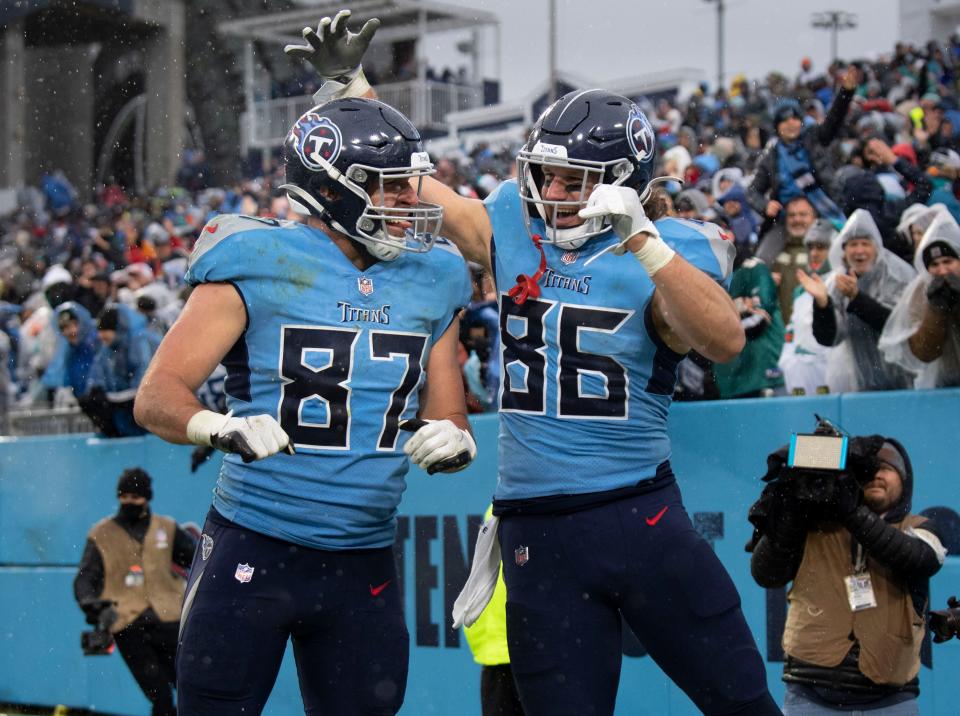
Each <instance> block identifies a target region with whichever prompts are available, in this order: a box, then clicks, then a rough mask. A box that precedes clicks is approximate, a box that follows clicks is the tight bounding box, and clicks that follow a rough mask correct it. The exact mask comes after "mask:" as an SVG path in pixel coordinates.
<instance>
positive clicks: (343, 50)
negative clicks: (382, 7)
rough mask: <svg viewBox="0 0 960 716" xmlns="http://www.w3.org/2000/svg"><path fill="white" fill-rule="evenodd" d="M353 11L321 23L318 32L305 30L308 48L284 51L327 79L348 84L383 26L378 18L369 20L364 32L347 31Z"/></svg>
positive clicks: (290, 46)
mask: <svg viewBox="0 0 960 716" xmlns="http://www.w3.org/2000/svg"><path fill="white" fill-rule="evenodd" d="M349 19H350V11H349V10H341V11H340V12H338V13H337V14H336V15H334V17H333V19H332V20H331V19H330V18H329V17H325V18H323V19H322V20H320V24H319V25H317V29H316V30H314V29H313V28H312V27H305V28H303V39H304V40H306V44H305V45H287V46H286V47H284V48H283V51H284V52H286V53H287V54H288V55H290V57H293V58H297V59H302V60H307V61H308V62H309V63H310V64H311V65H313V66H314V68H315V69H316V70H317V73H318V74H319V75H320V76H321V77H323V78H324V79H325V80H337V81H339V82H348V81H349V80H350V79H351V76H352V75H353V74H354V73H355V71H356V70H357V69H359V67H360V63H361V61H362V60H363V55H364V53H365V52H366V51H367V48H368V47H369V46H370V41H371V40H372V39H373V36H374V35H375V34H376V32H377V28H379V27H380V21H379V20H378V19H377V18H371V19H370V20H367V22H366V24H364V26H363V27H362V28H360V32H357V33H353V32H350V31H349V30H348V29H347V21H348V20H349Z"/></svg>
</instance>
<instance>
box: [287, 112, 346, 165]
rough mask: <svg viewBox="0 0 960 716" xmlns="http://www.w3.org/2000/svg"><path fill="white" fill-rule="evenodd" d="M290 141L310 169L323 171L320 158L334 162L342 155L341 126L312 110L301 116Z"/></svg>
mask: <svg viewBox="0 0 960 716" xmlns="http://www.w3.org/2000/svg"><path fill="white" fill-rule="evenodd" d="M288 141H289V142H290V143H291V144H292V145H293V148H294V149H295V150H296V152H297V155H298V156H299V157H300V161H302V162H303V165H304V166H305V167H307V168H308V169H312V170H314V171H322V170H323V169H324V166H323V165H322V163H321V162H320V160H323V161H326V162H329V163H330V164H333V163H334V162H335V161H336V160H337V157H338V156H339V155H340V147H342V146H343V138H342V136H341V135H340V128H339V127H337V125H335V124H334V123H333V122H331V121H330V120H329V119H327V118H326V117H320V116H319V115H316V114H314V113H312V112H308V113H307V114H305V115H303V116H302V117H300V119H298V120H297V123H296V124H295V125H293V129H291V130H290V137H289V138H288Z"/></svg>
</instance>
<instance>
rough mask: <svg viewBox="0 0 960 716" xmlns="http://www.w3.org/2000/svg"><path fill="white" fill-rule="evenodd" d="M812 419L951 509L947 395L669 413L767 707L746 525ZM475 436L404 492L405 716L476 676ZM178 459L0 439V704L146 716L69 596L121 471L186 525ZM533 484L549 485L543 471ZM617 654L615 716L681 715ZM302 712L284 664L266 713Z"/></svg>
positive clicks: (955, 404)
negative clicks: (898, 451) (898, 444)
mask: <svg viewBox="0 0 960 716" xmlns="http://www.w3.org/2000/svg"><path fill="white" fill-rule="evenodd" d="M814 412H817V413H820V414H821V415H824V416H826V417H828V418H830V419H831V420H834V421H836V422H838V423H839V424H840V425H842V426H843V427H844V428H846V429H847V430H848V431H850V432H851V433H854V434H857V433H860V434H864V433H873V432H880V433H886V434H891V435H894V436H896V437H898V438H900V439H901V440H902V441H903V443H904V444H905V445H906V447H907V449H908V450H909V452H910V455H911V457H912V459H913V463H914V465H915V471H916V475H917V478H916V491H915V494H914V506H915V511H920V510H924V509H926V508H932V507H936V506H940V507H947V508H951V509H954V510H956V509H960V505H958V502H960V499H958V498H960V490H958V488H957V483H958V478H960V475H958V460H957V456H958V454H960V450H958V446H960V390H949V391H947V390H944V391H930V392H903V393H876V394H860V395H849V396H820V397H810V398H784V399H768V400H743V401H735V402H718V403H701V404H685V405H677V406H674V408H673V412H672V415H671V421H670V429H671V434H672V437H673V443H674V455H673V464H674V468H675V470H676V472H677V474H678V476H679V479H680V483H681V486H682V489H683V493H684V497H685V502H686V506H687V510H688V511H689V512H690V514H691V515H692V517H693V519H694V522H695V524H696V525H697V526H698V528H699V529H700V530H701V532H702V533H703V534H704V535H705V536H706V537H707V538H708V539H709V540H710V541H711V542H712V544H713V546H714V548H715V549H716V551H717V554H718V555H719V556H720V558H721V559H722V560H723V563H724V564H725V565H726V567H727V569H728V570H729V571H730V573H731V574H732V576H733V578H734V581H735V582H736V584H737V586H738V588H739V590H740V594H741V595H742V597H743V606H744V611H745V613H746V615H747V618H748V620H749V622H750V626H751V628H752V629H753V633H754V634H755V635H756V637H757V640H758V643H759V646H760V649H761V652H762V653H764V654H765V655H766V658H767V667H768V679H769V682H770V686H771V689H772V690H773V693H774V695H775V697H776V698H777V699H782V696H783V686H782V683H781V682H780V671H781V663H780V662H779V661H778V660H779V659H780V658H781V655H780V651H779V629H780V628H782V623H783V615H784V598H783V593H782V592H779V591H771V592H769V593H768V592H766V591H765V590H763V589H760V588H759V587H757V586H756V585H755V584H754V583H753V581H752V580H751V578H750V572H749V560H748V555H747V554H746V553H745V552H744V550H743V546H744V543H745V542H746V541H747V538H748V537H749V535H750V527H749V525H748V523H747V521H746V512H747V508H748V506H749V505H750V503H751V502H752V501H753V500H754V499H755V498H756V496H757V494H758V493H759V490H760V483H759V476H760V475H761V474H762V472H763V471H764V465H765V463H764V458H765V456H766V454H767V453H768V452H770V451H772V450H774V449H775V448H776V447H777V446H779V445H781V444H783V443H784V442H785V441H786V439H787V437H788V436H789V434H790V433H791V432H794V431H808V430H810V429H811V428H812V427H813V413H814ZM474 425H475V430H476V433H477V436H478V440H477V442H478V443H479V445H480V447H481V452H480V458H479V459H478V460H477V461H476V463H475V464H474V465H473V466H471V467H470V469H468V470H466V471H464V472H462V473H459V474H457V475H452V476H441V477H427V476H426V475H425V474H424V473H422V472H419V471H416V470H415V471H413V472H411V474H410V475H409V477H408V487H407V492H406V495H405V496H404V501H403V505H402V510H401V512H402V517H401V520H400V532H399V536H398V547H399V552H400V555H401V557H402V564H403V571H402V574H403V585H402V587H403V589H404V591H405V596H406V606H407V622H408V625H409V629H410V636H411V645H412V654H411V664H410V681H409V686H408V689H407V698H406V704H405V706H404V709H403V711H402V713H403V714H408V715H415V716H421V715H422V714H443V715H445V716H447V715H451V714H457V715H460V714H465V715H468V716H470V715H473V714H479V713H480V707H479V696H478V693H479V667H477V666H476V665H475V664H474V663H473V662H472V660H471V657H470V653H469V650H468V649H467V646H466V641H465V640H464V639H463V636H462V634H460V633H458V632H456V631H453V630H452V629H451V628H450V627H449V623H450V620H449V614H450V606H451V605H452V603H453V600H454V598H455V597H456V594H457V590H458V589H459V587H460V585H461V584H462V583H463V581H464V579H465V577H466V574H467V570H468V566H469V558H470V556H471V553H472V549H473V538H474V534H475V529H476V526H477V525H478V524H479V522H480V515H481V514H482V513H483V510H484V508H485V507H486V505H487V503H488V501H489V499H490V496H491V494H492V492H493V486H494V483H495V479H496V433H497V423H496V417H494V416H483V417H480V418H478V419H477V420H476V421H475V422H474ZM610 449H611V450H616V449H617V446H616V445H611V446H610ZM189 452H190V451H189V448H184V447H178V446H172V445H168V444H166V443H164V442H162V441H160V440H158V439H156V438H153V437H148V438H130V439H121V440H111V441H105V440H98V439H93V438H90V437H87V436H68V437H49V438H18V439H3V440H0V638H2V644H0V702H24V703H46V704H56V703H60V704H67V705H69V706H74V707H87V708H95V709H98V710H102V711H106V712H111V713H123V714H145V713H148V712H149V708H148V704H147V701H146V700H145V699H144V698H143V696H142V695H141V694H140V692H139V691H138V689H137V687H136V685H135V684H134V682H133V679H132V678H131V677H130V675H129V672H128V671H127V670H126V668H125V666H124V664H123V662H122V660H121V658H120V656H119V655H118V654H114V655H112V656H107V657H83V656H82V655H81V652H80V645H79V639H80V637H79V633H80V632H81V631H82V630H83V629H85V628H86V626H85V624H84V620H83V616H82V614H81V612H80V610H79V609H78V608H77V606H76V604H75V603H74V601H73V597H72V589H71V586H72V585H71V583H72V579H73V576H74V572H75V568H76V564H77V562H78V561H79V559H80V555H81V552H82V549H83V543H84V538H85V535H86V532H87V529H88V528H89V526H90V525H91V524H93V523H94V522H95V521H96V520H97V519H99V518H100V517H102V516H103V515H105V514H108V513H111V512H112V511H113V510H114V509H115V501H114V498H113V490H114V485H115V481H116V478H117V475H118V474H119V473H120V471H121V470H122V469H123V468H124V467H127V466H131V465H140V466H142V467H144V468H145V469H147V470H148V471H149V472H150V473H151V474H152V475H153V476H154V480H155V493H156V496H155V499H154V509H155V511H157V512H159V513H162V514H168V515H172V516H174V517H175V518H176V519H177V520H178V521H180V522H186V521H195V522H197V523H202V521H203V517H204V514H205V513H206V509H207V507H208V505H209V501H210V491H211V489H212V487H213V484H214V481H215V479H216V473H217V469H218V467H217V465H218V462H219V461H216V460H214V461H212V463H209V464H207V465H205V466H204V467H202V468H201V469H200V470H199V472H198V473H197V474H190V471H189ZM543 469H544V470H549V469H550V457H549V455H544V456H543ZM946 514H947V515H948V516H949V515H950V514H951V513H949V512H947V513H946ZM953 519H954V520H957V518H956V516H955V515H954V516H953ZM954 528H955V529H956V525H954ZM954 540H955V541H956V534H955V535H954ZM931 591H932V603H933V604H934V605H935V608H939V607H942V606H943V605H944V604H945V602H946V598H947V596H948V595H950V594H955V593H960V559H958V557H956V556H953V557H948V558H947V564H946V565H945V567H944V569H943V570H942V571H941V572H940V574H939V575H938V576H937V577H936V578H935V579H934V580H933V583H932V585H931ZM703 599H705V600H708V599H710V594H709V593H707V592H705V593H704V594H703ZM624 648H625V650H626V651H627V652H628V653H629V654H631V655H632V656H628V657H626V658H625V659H624V666H623V672H622V675H621V683H620V696H619V700H618V703H617V713H618V714H631V715H638V714H656V715H657V716H661V715H663V714H693V713H696V710H695V709H694V707H693V705H692V704H691V703H690V701H689V700H688V699H687V698H686V696H685V695H684V694H683V693H682V692H680V691H679V690H678V689H676V688H675V687H674V686H673V685H672V684H671V683H670V682H669V681H668V680H667V679H666V678H665V677H664V676H663V674H662V673H661V672H660V671H659V669H658V668H657V667H656V666H655V665H654V664H653V663H652V661H651V660H650V658H649V657H646V656H644V655H643V650H642V647H640V646H639V645H638V644H636V643H633V644H631V643H629V641H626V642H625V647H624ZM924 662H925V665H924V667H923V669H922V672H921V688H922V694H921V697H920V707H921V712H922V713H924V714H926V715H928V716H930V715H934V714H935V715H939V716H947V714H955V713H957V706H956V696H955V685H956V678H957V675H958V674H960V641H958V640H953V641H952V642H949V643H947V644H942V645H936V646H935V648H933V649H932V650H929V649H926V650H925V652H924ZM300 711H301V705H300V697H299V693H298V690H297V680H296V673H295V670H294V668H293V663H292V659H291V655H290V653H289V651H288V654H287V657H286V659H285V662H284V665H283V669H282V670H281V673H280V677H279V680H278V682H277V686H276V688H275V689H274V692H273V695H272V696H271V698H270V702H269V703H268V705H267V710H266V713H268V714H274V715H284V716H286V715H288V714H293V713H297V712H300Z"/></svg>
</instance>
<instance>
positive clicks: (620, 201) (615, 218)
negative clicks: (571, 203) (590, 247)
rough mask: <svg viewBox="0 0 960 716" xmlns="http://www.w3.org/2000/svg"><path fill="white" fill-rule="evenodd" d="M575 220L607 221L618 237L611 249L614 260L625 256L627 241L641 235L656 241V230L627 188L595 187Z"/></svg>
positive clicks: (658, 234) (632, 192) (634, 195)
mask: <svg viewBox="0 0 960 716" xmlns="http://www.w3.org/2000/svg"><path fill="white" fill-rule="evenodd" d="M579 216H580V218H581V219H595V218H597V217H601V216H604V217H606V218H607V220H608V221H609V222H610V227H611V228H612V229H613V232H614V233H615V234H616V235H617V236H619V237H620V243H619V244H617V246H616V247H615V248H614V249H613V253H615V254H616V255H617V256H619V255H621V254H623V253H625V252H626V250H627V246H626V244H627V241H629V240H630V239H632V238H633V237H634V236H636V235H637V234H639V233H641V232H645V233H647V234H650V235H651V236H656V237H657V238H658V239H659V238H660V232H659V231H657V227H656V226H654V224H653V222H652V221H650V219H649V218H647V214H646V212H644V210H643V204H641V203H640V196H639V195H638V194H637V192H636V191H634V190H633V189H630V188H629V187H625V186H610V185H609V184H598V185H597V186H596V187H595V188H594V190H593V193H592V194H590V198H589V199H587V205H586V206H585V207H584V208H582V209H581V210H580V212H579Z"/></svg>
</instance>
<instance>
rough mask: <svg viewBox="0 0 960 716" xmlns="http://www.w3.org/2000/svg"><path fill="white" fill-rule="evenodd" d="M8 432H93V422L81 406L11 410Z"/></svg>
mask: <svg viewBox="0 0 960 716" xmlns="http://www.w3.org/2000/svg"><path fill="white" fill-rule="evenodd" d="M7 423H8V425H7V427H8V428H9V431H8V432H6V434H7V435H10V436H25V435H66V434H68V433H92V432H94V430H95V429H94V427H93V423H91V422H90V418H88V417H87V416H86V415H84V414H83V411H81V410H80V408H42V409H36V410H11V411H10V412H9V413H8V414H7Z"/></svg>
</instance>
